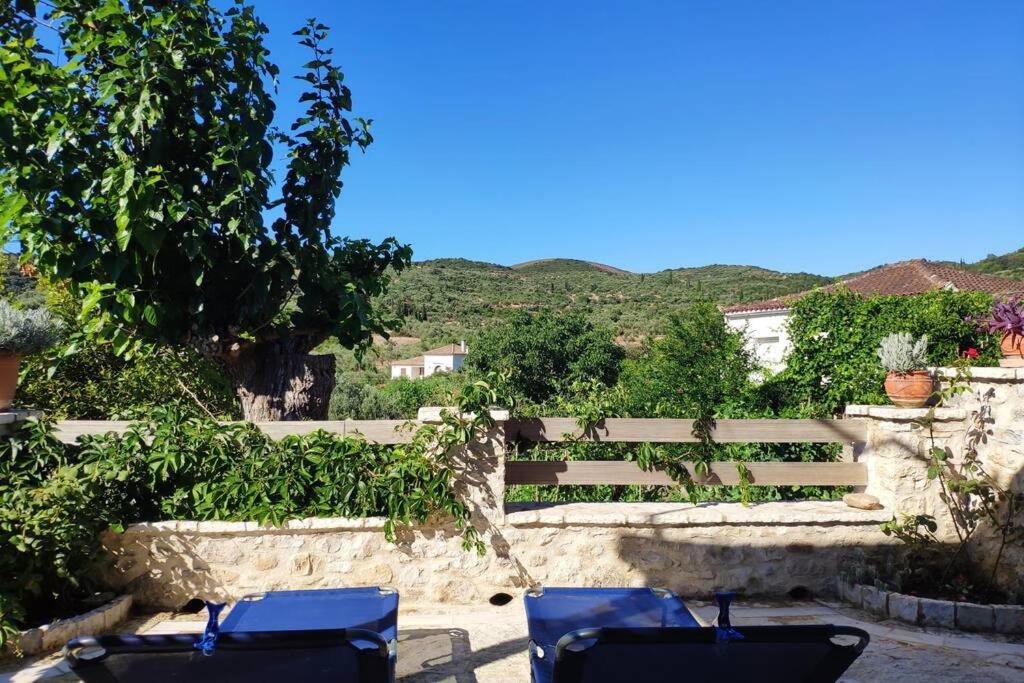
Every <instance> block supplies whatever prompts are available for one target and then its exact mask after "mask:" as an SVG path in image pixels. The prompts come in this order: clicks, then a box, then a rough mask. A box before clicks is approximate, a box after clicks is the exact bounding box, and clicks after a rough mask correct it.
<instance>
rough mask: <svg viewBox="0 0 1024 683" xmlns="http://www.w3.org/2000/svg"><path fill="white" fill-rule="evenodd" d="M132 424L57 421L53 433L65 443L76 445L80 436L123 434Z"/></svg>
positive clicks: (127, 422) (97, 421)
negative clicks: (110, 433) (109, 433)
mask: <svg viewBox="0 0 1024 683" xmlns="http://www.w3.org/2000/svg"><path fill="white" fill-rule="evenodd" d="M130 424H131V421H129V420H57V423H56V424H55V425H54V430H53V433H54V436H56V437H57V438H58V439H60V440H61V441H63V442H64V443H75V442H76V441H78V437H80V436H95V435H98V434H107V433H108V432H114V433H116V434H123V433H124V432H125V431H127V429H128V425H130Z"/></svg>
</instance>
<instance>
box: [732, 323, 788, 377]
mask: <svg viewBox="0 0 1024 683" xmlns="http://www.w3.org/2000/svg"><path fill="white" fill-rule="evenodd" d="M725 322H726V324H727V325H728V326H729V327H731V328H733V329H734V330H739V331H740V332H742V333H743V336H744V339H745V341H746V346H747V350H748V351H750V353H751V354H752V355H753V356H754V358H755V359H756V360H757V362H758V363H760V364H761V365H763V366H764V367H766V368H768V369H769V370H771V371H773V372H778V371H779V370H781V369H783V368H784V367H785V366H786V355H787V354H788V353H789V350H790V348H791V347H792V344H791V343H790V341H789V329H788V324H787V323H788V322H789V310H783V311H760V312H757V311H752V312H744V313H728V314H726V316H725Z"/></svg>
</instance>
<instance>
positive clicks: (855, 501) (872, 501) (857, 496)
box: [843, 493, 882, 510]
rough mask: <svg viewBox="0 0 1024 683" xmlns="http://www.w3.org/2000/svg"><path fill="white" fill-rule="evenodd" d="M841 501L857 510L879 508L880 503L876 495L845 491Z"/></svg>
mask: <svg viewBox="0 0 1024 683" xmlns="http://www.w3.org/2000/svg"><path fill="white" fill-rule="evenodd" d="M843 502H844V503H846V504H847V505H848V506H850V507H852V508H857V509H858V510H881V509H882V503H881V502H880V501H879V500H878V498H877V497H876V496H872V495H871V494H870V493H847V494H846V495H845V496H843Z"/></svg>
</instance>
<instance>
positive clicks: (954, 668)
mask: <svg viewBox="0 0 1024 683" xmlns="http://www.w3.org/2000/svg"><path fill="white" fill-rule="evenodd" d="M688 604H689V605H690V606H691V608H692V609H693V610H694V611H695V612H696V614H697V618H698V619H699V620H701V621H703V622H704V623H706V624H710V621H711V619H713V618H714V616H715V614H717V608H716V607H714V606H712V605H710V604H708V603H700V602H692V601H690V602H688ZM732 614H733V623H735V624H738V625H743V624H754V623H757V624H814V623H833V624H847V625H851V626H859V627H860V628H863V629H865V630H866V631H868V633H870V634H871V644H870V645H869V646H868V649H867V651H866V652H865V653H864V654H863V655H862V656H861V657H860V659H859V660H857V662H856V663H855V664H854V665H853V667H852V668H851V669H850V670H849V671H848V672H847V674H846V675H845V676H844V677H843V678H842V679H841V680H842V681H845V682H846V683H877V682H879V681H901V682H903V681H908V682H911V683H914V682H920V683H925V682H928V683H931V682H934V681H963V682H965V683H966V682H971V683H973V682H975V681H980V680H984V681H987V682H989V683H1014V682H1016V683H1019V682H1020V681H1024V640H1021V639H1017V640H1011V639H1008V638H999V637H994V636H986V637H981V636H972V635H964V634H960V633H952V632H949V631H943V630H940V629H922V628H914V627H910V626H906V625H904V624H899V625H897V624H896V623H894V622H887V621H882V622H877V621H874V620H872V619H871V617H870V616H868V615H867V614H865V613H864V612H860V611H858V610H851V609H847V608H844V607H841V606H839V605H835V604H832V603H825V602H784V603H783V602H752V601H751V602H739V603H737V604H736V605H735V607H734V608H733V611H732ZM204 622H205V619H204V613H201V614H172V613H160V614H155V615H150V616H144V617H137V618H135V619H132V620H130V621H128V622H126V623H124V624H122V626H121V627H120V628H118V629H115V631H116V632H119V633H129V632H131V633H157V634H159V633H181V632H200V631H202V630H203V626H204ZM398 625H399V645H398V679H399V680H400V681H403V682H404V683H428V682H429V683H440V682H444V683H516V682H519V681H522V682H523V683H526V682H527V681H529V680H530V675H529V665H528V658H527V654H526V645H527V637H526V619H525V615H524V611H523V605H522V601H521V600H513V601H512V602H511V603H509V604H508V605H505V606H503V607H492V606H490V605H486V604H485V605H484V606H483V607H481V606H479V605H451V604H446V605H426V604H421V605H411V606H408V605H406V606H403V607H402V608H401V611H400V615H399V620H398ZM6 665H7V666H6V668H2V667H0V683H8V682H11V683H27V682H29V681H40V680H46V681H74V680H77V679H76V678H75V677H74V676H73V675H72V674H70V673H68V672H67V670H66V669H64V668H63V665H62V663H61V661H60V657H59V656H57V655H49V656H46V657H43V658H42V659H38V660H35V661H28V662H20V663H19V662H13V663H12V662H6ZM19 666H20V667H21V668H20V669H19V668H18V667H19Z"/></svg>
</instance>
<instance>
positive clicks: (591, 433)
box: [505, 417, 867, 443]
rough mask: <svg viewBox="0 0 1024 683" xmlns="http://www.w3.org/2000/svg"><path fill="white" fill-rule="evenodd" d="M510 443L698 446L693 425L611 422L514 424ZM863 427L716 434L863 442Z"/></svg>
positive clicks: (754, 426) (741, 425)
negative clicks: (583, 425)
mask: <svg viewBox="0 0 1024 683" xmlns="http://www.w3.org/2000/svg"><path fill="white" fill-rule="evenodd" d="M505 433H506V435H507V438H509V439H521V440H524V441H567V440H570V439H579V440H583V441H605V442H625V443H640V442H650V443H695V442H696V441H698V439H697V438H696V437H695V436H693V420H670V419H657V418H608V419H605V420H601V421H600V422H598V423H597V424H596V425H595V426H594V427H592V428H590V429H588V430H586V431H583V430H581V429H580V428H579V427H578V426H577V424H576V420H575V419H573V418H563V417H539V418H535V419H530V420H509V422H508V423H507V425H506V428H505ZM866 433H867V432H866V431H865V427H864V425H863V424H861V423H859V422H856V421H853V420H771V419H768V420H733V419H723V420H718V422H717V423H716V425H715V427H714V429H712V430H711V438H712V439H714V440H715V441H716V442H717V443H836V442H861V441H864V439H865V438H866Z"/></svg>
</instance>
